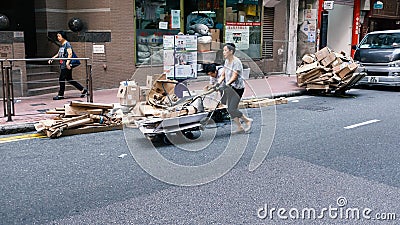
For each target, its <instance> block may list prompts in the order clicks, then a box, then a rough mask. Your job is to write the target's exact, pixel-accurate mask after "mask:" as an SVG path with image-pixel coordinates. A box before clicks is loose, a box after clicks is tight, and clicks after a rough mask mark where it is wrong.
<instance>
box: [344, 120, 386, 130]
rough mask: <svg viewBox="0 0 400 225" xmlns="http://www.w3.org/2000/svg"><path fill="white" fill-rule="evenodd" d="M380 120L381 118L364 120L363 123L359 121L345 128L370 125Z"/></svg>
mask: <svg viewBox="0 0 400 225" xmlns="http://www.w3.org/2000/svg"><path fill="white" fill-rule="evenodd" d="M379 121H380V120H368V121H365V122H362V123H357V124H353V125H350V126H347V127H344V129H352V128H356V127H360V126H364V125H368V124H371V123H376V122H379Z"/></svg>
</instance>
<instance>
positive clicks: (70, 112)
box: [64, 104, 104, 116]
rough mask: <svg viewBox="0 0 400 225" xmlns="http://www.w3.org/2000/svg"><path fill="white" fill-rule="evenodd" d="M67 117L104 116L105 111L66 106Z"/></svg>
mask: <svg viewBox="0 0 400 225" xmlns="http://www.w3.org/2000/svg"><path fill="white" fill-rule="evenodd" d="M64 107H65V116H79V115H85V114H94V115H101V114H103V112H104V110H103V109H95V108H87V107H77V106H71V105H68V104H65V106H64Z"/></svg>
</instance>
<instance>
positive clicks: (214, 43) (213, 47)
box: [211, 40, 222, 51]
mask: <svg viewBox="0 0 400 225" xmlns="http://www.w3.org/2000/svg"><path fill="white" fill-rule="evenodd" d="M221 48H222V43H221V42H220V41H219V40H217V41H212V42H211V51H214V50H220V49H221Z"/></svg>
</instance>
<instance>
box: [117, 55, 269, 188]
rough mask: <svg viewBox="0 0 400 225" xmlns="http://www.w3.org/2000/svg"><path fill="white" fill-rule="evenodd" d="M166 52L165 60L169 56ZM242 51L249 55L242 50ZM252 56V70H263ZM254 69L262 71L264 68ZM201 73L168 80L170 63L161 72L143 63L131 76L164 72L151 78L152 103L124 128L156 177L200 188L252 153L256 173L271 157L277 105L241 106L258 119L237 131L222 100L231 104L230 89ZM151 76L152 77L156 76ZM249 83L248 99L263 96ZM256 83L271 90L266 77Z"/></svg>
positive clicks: (145, 166)
mask: <svg viewBox="0 0 400 225" xmlns="http://www.w3.org/2000/svg"><path fill="white" fill-rule="evenodd" d="M161 54H164V58H165V55H166V54H165V53H161ZM237 54H243V56H244V57H246V56H247V55H246V54H244V53H242V52H240V51H237V52H236V54H235V55H237ZM187 58H190V57H187ZM240 58H243V57H240ZM166 60H167V59H166ZM246 60H247V61H249V62H250V63H249V64H251V66H252V68H258V66H257V64H256V63H254V62H253V61H251V59H250V58H249V57H248V56H247V57H246ZM194 66H196V65H194ZM196 67H197V66H196ZM163 69H164V72H163V71H162V70H163ZM253 70H254V72H259V73H262V72H261V70H260V69H259V68H258V71H257V69H253ZM188 71H189V70H188ZM199 73H200V72H198V74H197V76H195V77H190V78H188V79H184V80H183V81H179V82H177V81H175V80H174V79H168V78H169V77H168V75H167V74H165V65H164V67H163V66H162V65H161V66H159V68H158V70H157V69H154V67H148V66H139V67H138V68H137V70H136V72H135V74H134V75H133V77H132V79H131V80H141V79H142V80H143V79H144V80H146V78H144V77H143V76H147V75H151V74H163V75H160V76H159V77H156V78H154V79H153V82H150V83H151V85H152V86H151V87H150V91H149V93H148V96H147V98H146V101H145V102H137V103H136V105H135V107H134V108H133V109H131V110H130V112H129V113H128V114H126V115H127V116H126V117H129V115H131V118H132V115H133V117H134V118H136V119H135V120H134V121H132V119H126V118H125V119H124V121H125V122H124V129H123V131H124V134H125V140H126V143H127V145H128V148H129V150H130V152H131V154H132V156H133V158H134V160H135V161H136V162H137V164H138V165H139V166H140V167H141V168H142V169H143V170H144V171H145V172H146V173H148V174H149V175H151V176H152V177H154V178H156V179H158V180H160V181H162V182H165V183H168V184H172V185H177V186H197V185H203V184H207V183H209V182H212V181H215V180H217V179H219V178H221V177H222V176H224V175H225V174H227V173H228V172H229V171H231V170H232V169H233V168H234V167H235V166H236V165H237V164H238V162H239V161H240V159H241V158H242V157H243V155H244V154H250V155H251V157H250V158H251V159H250V161H249V162H248V167H247V169H248V170H249V171H254V170H256V169H257V168H258V167H259V166H260V165H261V164H262V163H263V161H264V159H265V158H266V157H267V155H268V152H269V150H270V148H271V145H272V141H273V138H274V134H275V128H276V108H275V105H273V106H268V107H255V108H243V107H240V108H239V111H240V112H241V113H243V115H245V117H249V118H251V119H252V122H250V125H251V130H246V126H247V125H249V122H248V121H249V120H247V121H245V120H244V121H242V124H243V128H244V130H246V132H239V133H237V132H235V131H237V129H238V128H239V127H238V124H237V123H236V122H235V121H234V120H232V119H231V118H230V114H229V113H228V112H227V110H226V109H225V110H224V107H223V106H224V104H222V103H225V102H224V100H222V99H221V94H222V93H224V91H226V90H224V89H223V88H215V86H214V88H205V86H207V85H209V80H210V79H209V76H207V75H206V74H199ZM153 77H154V76H153ZM147 79H148V80H152V78H151V76H148V78H147ZM148 80H147V83H149V82H148ZM244 83H245V93H244V94H243V97H242V100H243V99H245V98H246V99H256V98H259V97H263V96H257V94H256V90H255V87H254V86H255V85H254V83H253V84H250V82H248V81H247V80H244ZM256 85H257V87H263V88H265V89H268V90H271V88H270V86H269V84H268V82H267V80H266V79H257V84H256ZM225 88H226V87H225ZM221 91H222V92H221ZM156 92H158V93H156ZM264 92H265V91H264ZM160 93H161V94H160ZM225 108H226V107H225ZM124 117H125V116H124ZM241 118H243V117H241ZM127 121H129V122H127ZM248 127H249V128H250V126H248ZM241 131H242V130H241Z"/></svg>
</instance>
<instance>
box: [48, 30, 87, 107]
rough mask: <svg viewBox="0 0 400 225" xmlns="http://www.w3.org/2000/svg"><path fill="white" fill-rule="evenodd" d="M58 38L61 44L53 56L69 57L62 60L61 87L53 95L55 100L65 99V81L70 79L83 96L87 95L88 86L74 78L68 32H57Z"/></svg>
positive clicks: (50, 61)
mask: <svg viewBox="0 0 400 225" xmlns="http://www.w3.org/2000/svg"><path fill="white" fill-rule="evenodd" d="M57 40H58V41H59V42H60V44H61V46H60V48H59V50H58V52H57V54H55V55H54V56H53V57H52V58H53V59H54V58H57V57H58V58H69V59H68V60H60V77H59V83H60V89H59V91H58V95H57V96H55V97H53V100H61V99H64V92H65V81H68V83H70V84H71V85H73V86H74V87H75V88H76V89H78V90H79V91H81V98H83V97H85V95H86V94H87V92H88V90H87V88H85V87H83V86H82V85H81V84H80V83H79V82H77V81H76V80H73V79H72V66H71V64H70V63H71V60H70V59H71V58H72V52H73V50H72V46H71V44H70V43H69V41H67V39H66V34H65V32H64V31H58V32H57ZM53 59H50V60H49V61H48V63H49V64H51V63H52V62H53Z"/></svg>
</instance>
